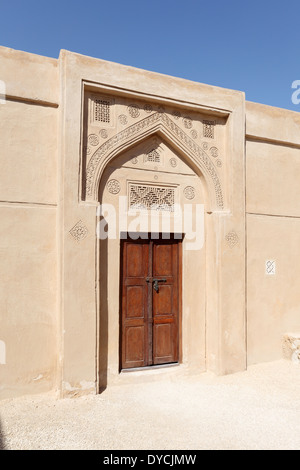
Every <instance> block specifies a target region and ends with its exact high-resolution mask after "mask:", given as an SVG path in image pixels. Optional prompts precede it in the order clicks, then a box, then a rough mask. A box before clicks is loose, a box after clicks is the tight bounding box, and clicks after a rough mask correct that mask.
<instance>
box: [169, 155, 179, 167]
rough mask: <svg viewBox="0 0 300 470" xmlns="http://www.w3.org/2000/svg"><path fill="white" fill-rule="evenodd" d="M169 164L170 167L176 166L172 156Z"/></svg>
mask: <svg viewBox="0 0 300 470" xmlns="http://www.w3.org/2000/svg"><path fill="white" fill-rule="evenodd" d="M170 165H171V167H172V168H175V167H176V166H177V160H176V158H174V157H172V158H170Z"/></svg>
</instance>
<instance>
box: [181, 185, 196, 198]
mask: <svg viewBox="0 0 300 470" xmlns="http://www.w3.org/2000/svg"><path fill="white" fill-rule="evenodd" d="M183 194H184V196H185V197H186V198H187V199H190V200H191V199H194V197H195V188H193V186H186V187H185V188H184V190H183Z"/></svg>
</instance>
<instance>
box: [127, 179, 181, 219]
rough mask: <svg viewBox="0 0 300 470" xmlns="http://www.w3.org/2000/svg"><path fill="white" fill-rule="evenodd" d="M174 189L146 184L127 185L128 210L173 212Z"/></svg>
mask: <svg viewBox="0 0 300 470" xmlns="http://www.w3.org/2000/svg"><path fill="white" fill-rule="evenodd" d="M174 193H175V190H174V188H170V187H168V186H152V185H148V184H133V183H131V184H129V207H130V209H140V210H141V209H142V210H156V211H160V210H161V211H169V212H174Z"/></svg>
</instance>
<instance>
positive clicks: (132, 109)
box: [127, 104, 140, 119]
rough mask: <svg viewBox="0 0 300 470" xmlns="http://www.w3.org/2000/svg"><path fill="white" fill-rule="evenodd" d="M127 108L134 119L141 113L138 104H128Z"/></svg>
mask: <svg viewBox="0 0 300 470" xmlns="http://www.w3.org/2000/svg"><path fill="white" fill-rule="evenodd" d="M127 110H128V113H129V115H130V116H131V117H132V118H134V119H136V118H138V117H139V115H140V108H139V107H138V106H137V105H136V104H131V105H130V106H128V108H127Z"/></svg>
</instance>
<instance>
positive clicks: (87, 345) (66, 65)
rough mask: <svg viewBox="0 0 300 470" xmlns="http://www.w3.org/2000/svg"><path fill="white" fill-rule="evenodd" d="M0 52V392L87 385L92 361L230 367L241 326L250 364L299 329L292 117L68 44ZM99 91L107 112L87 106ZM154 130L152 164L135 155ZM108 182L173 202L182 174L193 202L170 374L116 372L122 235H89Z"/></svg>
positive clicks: (297, 173)
mask: <svg viewBox="0 0 300 470" xmlns="http://www.w3.org/2000/svg"><path fill="white" fill-rule="evenodd" d="M0 56H1V60H0V80H1V81H2V82H3V83H5V85H6V102H5V103H1V104H0V148H1V154H0V158H1V173H0V213H1V226H0V254H1V263H0V398H4V397H9V396H16V395H22V394H24V393H33V392H41V391H47V390H51V389H54V388H56V387H57V388H58V389H59V390H60V391H61V392H62V394H63V395H69V394H71V395H78V394H81V393H87V392H93V393H95V392H97V391H99V389H100V388H101V373H102V372H101V367H102V364H103V363H105V367H106V369H107V371H106V378H105V380H106V381H107V383H108V384H113V383H122V381H123V382H124V383H134V382H136V381H139V380H152V379H151V377H157V378H158V379H159V377H160V375H161V374H165V373H166V374H171V375H174V376H175V375H176V374H177V373H183V374H185V373H187V372H190V371H194V372H196V373H198V372H199V373H200V372H201V371H204V370H211V371H213V372H215V373H217V374H225V373H231V372H236V371H239V370H244V368H245V367H246V336H247V361H248V364H252V363H256V362H262V361H269V360H273V359H277V358H279V357H281V354H282V352H281V341H282V337H283V335H284V334H285V333H288V332H290V331H300V321H299V307H300V289H299V288H298V280H299V278H300V268H299V266H300V262H299V261H300V243H299V241H300V205H299V200H300V189H299V178H300V132H299V130H300V117H299V113H295V112H291V111H287V110H282V109H277V108H272V107H269V106H264V105H260V104H256V103H250V102H247V103H246V105H245V96H244V94H243V93H241V92H238V91H234V90H225V89H221V88H217V87H211V86H208V85H203V84H199V83H194V82H189V81H187V80H181V79H178V78H173V77H168V76H165V75H160V74H155V73H152V72H146V71H143V70H139V69H134V68H132V67H125V66H122V65H118V64H113V63H110V62H106V61H102V60H99V59H94V58H90V57H84V56H81V55H79V54H74V53H71V52H68V51H62V52H61V54H60V57H59V59H58V60H56V59H50V58H46V57H40V56H36V55H33V54H28V53H24V52H20V51H14V50H11V49H8V48H1V47H0ZM99 96H100V97H104V98H105V99H107V100H108V101H109V103H110V105H111V113H112V114H111V116H112V120H111V122H110V123H109V124H103V123H102V124H101V125H99V122H96V121H95V119H94V118H91V112H92V111H91V110H92V108H91V106H94V104H93V103H95V99H97V97H99ZM104 101H105V100H104ZM245 106H246V109H245ZM207 121H209V123H210V124H207ZM205 122H206V124H205ZM245 122H246V136H245V132H244V129H245ZM206 125H209V126H214V134H213V135H209V134H205V132H204V129H205V126H206ZM153 139H154V140H155V139H158V141H159V142H160V143H161V145H162V151H163V152H164V154H165V160H163V161H164V163H163V166H162V167H161V168H160V169H159V168H156V166H155V165H153V168H152V167H149V166H146V167H145V165H144V163H143V164H142V158H143V157H142V155H144V154H145V152H146V150H147V149H148V150H151V148H152V140H153ZM245 140H246V146H245ZM149 146H150V147H149ZM148 147H149V148H148ZM146 153H147V152H146ZM132 158H136V160H137V161H138V162H139V163H137V161H134V162H133V161H132ZM170 159H173V160H174V159H175V160H176V164H177V166H176V170H175V169H174V168H175V167H174V168H173V169H172V166H166V165H169V163H168V162H170ZM140 164H141V165H140ZM245 176H246V177H245ZM107 178H113V179H117V180H118V181H119V183H118V184H120V188H121V190H120V194H124V195H125V194H126V191H127V189H126V188H128V182H130V181H131V180H132V179H133V180H134V181H140V182H143V183H145V182H147V181H148V183H149V182H154V183H153V184H160V183H163V184H165V185H175V186H176V187H177V190H176V191H177V192H178V197H179V199H178V200H179V201H181V204H182V202H183V201H184V199H183V196H182V194H183V188H184V187H185V186H186V185H187V186H193V187H194V189H195V190H196V193H197V198H198V199H197V198H195V201H198V202H201V203H203V204H204V212H205V244H204V249H203V250H202V251H201V252H199V253H198V254H196V255H195V254H193V252H192V251H190V252H189V251H188V250H185V245H184V246H183V303H182V319H183V323H182V336H181V341H182V363H181V366H180V367H178V370H179V372H178V370H175V368H174V370H173V372H171V373H170V372H168V371H167V370H166V371H163V370H162V369H161V370H160V372H157V371H154V372H153V374H152V375H151V374H149V371H148V372H144V371H140V372H138V373H134V374H127V375H126V374H124V375H122V374H119V370H118V367H119V364H118V332H119V319H118V308H119V306H118V302H117V299H118V295H117V296H116V295H115V293H116V292H118V291H119V275H118V266H119V264H118V263H119V258H120V253H119V246H120V244H119V241H118V240H110V241H109V242H108V244H107V247H106V248H105V249H106V252H105V250H103V247H101V243H99V241H98V240H97V238H96V224H97V220H98V219H97V207H98V204H99V202H101V201H102V202H103V201H104V202H105V201H106V202H107V201H108V202H109V201H110V202H111V200H114V201H115V196H112V195H111V194H109V193H107V186H106V180H107ZM245 185H246V187H245ZM180 195H181V196H180ZM180 198H181V199H180ZM245 202H246V209H245ZM115 207H117V204H115ZM245 240H246V242H245ZM245 246H246V251H245ZM101 253H102V255H101ZM101 256H102V258H101ZM103 256H104V258H103ZM105 256H106V258H105ZM266 261H272V262H273V261H275V262H276V272H275V274H274V275H267V274H266V271H265V270H266ZM192 264H193V266H194V270H195V271H196V272H197V276H195V275H194V271H193V270H192V269H191V265H192ZM199 273H201V275H200V274H199ZM245 275H246V282H247V289H246V288H245V286H246V283H245ZM103 279H108V281H107V280H104V281H103ZM106 284H107V286H108V288H107V291H105V285H106ZM104 291H105V292H104ZM245 291H247V296H245ZM107 292H108V294H109V295H107ZM103 305H104V307H103ZM105 309H106V310H105ZM103 318H104V320H103ZM101 325H102V326H101ZM101 328H102V330H101ZM106 330H107V337H106V338H105V337H104V336H105V334H104V333H105V331H106ZM103 332H104V333H103ZM246 332H247V335H246V334H245V333H246ZM180 371H181V372H180Z"/></svg>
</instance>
